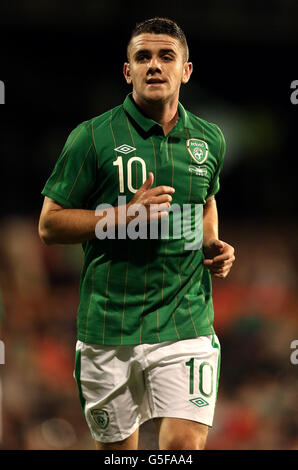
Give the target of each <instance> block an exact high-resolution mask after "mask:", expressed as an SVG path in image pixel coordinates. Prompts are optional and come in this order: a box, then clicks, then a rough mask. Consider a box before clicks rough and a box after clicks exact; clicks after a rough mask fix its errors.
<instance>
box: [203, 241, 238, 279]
mask: <svg viewBox="0 0 298 470" xmlns="http://www.w3.org/2000/svg"><path fill="white" fill-rule="evenodd" d="M234 253H235V250H234V248H233V247H232V246H231V245H229V244H228V243H225V242H223V241H221V240H217V239H212V240H210V241H209V242H208V244H207V245H204V254H205V260H204V265H205V266H206V267H207V268H208V269H209V270H210V272H211V274H213V275H214V276H215V277H219V278H222V279H224V278H225V277H227V275H228V274H229V272H230V269H231V267H232V264H233V262H234V261H235V256H234Z"/></svg>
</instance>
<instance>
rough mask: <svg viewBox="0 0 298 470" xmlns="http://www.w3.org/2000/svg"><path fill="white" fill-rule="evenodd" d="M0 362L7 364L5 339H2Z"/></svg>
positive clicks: (0, 342)
mask: <svg viewBox="0 0 298 470" xmlns="http://www.w3.org/2000/svg"><path fill="white" fill-rule="evenodd" d="M0 364H5V346H4V343H3V341H0Z"/></svg>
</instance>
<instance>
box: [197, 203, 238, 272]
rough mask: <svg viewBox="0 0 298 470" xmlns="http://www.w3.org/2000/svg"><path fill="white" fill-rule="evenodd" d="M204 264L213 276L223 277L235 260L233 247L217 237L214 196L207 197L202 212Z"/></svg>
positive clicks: (216, 213)
mask: <svg viewBox="0 0 298 470" xmlns="http://www.w3.org/2000/svg"><path fill="white" fill-rule="evenodd" d="M203 233H204V235H203V249H204V254H205V260H204V265H205V266H206V267H207V268H208V269H210V272H211V273H212V274H213V275H214V276H215V277H220V278H225V277H226V276H227V275H228V274H229V272H230V269H231V267H232V264H233V262H234V261H235V256H234V252H235V251H234V248H233V247H232V246H231V245H229V244H228V243H226V242H224V241H222V240H219V238H218V212H217V206H216V200H215V197H214V196H211V197H210V198H209V199H207V201H206V204H205V206H204V212H203Z"/></svg>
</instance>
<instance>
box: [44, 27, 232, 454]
mask: <svg viewBox="0 0 298 470" xmlns="http://www.w3.org/2000/svg"><path fill="white" fill-rule="evenodd" d="M127 58H128V60H127V62H126V63H125V64H124V76H125V79H126V81H127V83H128V84H131V85H132V93H131V94H129V95H128V96H127V97H126V98H125V100H124V102H123V104H121V105H119V106H117V107H116V108H113V109H111V110H109V111H107V112H105V113H104V114H102V115H100V116H98V117H95V118H93V119H90V120H88V121H85V122H83V123H81V124H80V125H78V126H77V127H76V128H75V129H74V130H73V131H72V132H71V134H70V136H69V137H68V139H67V141H66V144H65V146H64V149H63V151H62V153H61V155H60V157H59V159H58V161H57V163H56V166H55V168H54V170H53V172H52V174H51V176H50V177H49V179H48V181H47V182H46V184H45V187H44V189H43V191H42V194H43V195H44V196H45V198H44V204H43V208H42V211H41V216H40V222H39V234H40V237H41V239H42V240H43V241H44V242H45V243H47V244H55V243H56V244H57V243H59V244H67V243H82V244H83V250H84V265H83V269H82V273H81V281H80V303H79V308H78V317H77V328H78V337H77V344H76V360H75V370H74V376H75V378H76V381H77V385H78V392H79V397H80V401H81V405H82V408H83V411H84V415H85V418H86V420H87V423H88V426H89V428H90V432H91V435H92V437H93V439H94V440H95V446H96V448H97V449H102V450H111V449H113V450H116V449H125V450H128V449H130V450H134V449H137V448H138V433H139V427H140V425H141V424H142V423H143V422H145V421H146V420H149V419H154V422H155V424H156V428H157V432H158V438H159V448H160V449H166V450H168V449H169V450H170V449H172V450H174V449H179V450H181V449H191V450H197V449H203V448H204V446H205V443H206V437H207V433H208V429H209V427H210V426H212V423H213V415H214V410H215V403H216V397H217V388H218V377H219V362H220V345H219V341H218V338H217V336H216V334H215V331H214V328H213V316H214V312H213V304H212V292H211V287H212V285H211V274H213V275H214V276H216V277H220V278H225V277H226V276H227V274H228V273H229V271H230V269H231V266H232V264H233V262H234V259H235V257H234V248H233V247H232V246H231V245H229V244H228V243H226V242H224V241H222V240H220V239H219V235H218V214H217V206H216V201H215V194H216V193H217V192H218V190H219V174H220V170H221V168H222V164H223V158H224V153H225V140H224V137H223V134H222V132H221V130H220V129H219V127H218V126H217V125H216V124H212V123H209V122H207V121H205V120H203V119H202V118H199V117H197V116H195V115H193V114H192V113H191V112H189V111H187V110H185V109H184V107H183V106H182V104H181V103H180V102H179V91H180V86H181V84H185V83H187V82H188V81H189V79H190V76H191V73H192V63H191V62H189V58H188V46H187V42H186V38H185V35H184V33H183V31H182V30H181V28H180V27H179V26H178V25H177V24H176V23H175V22H174V21H172V20H169V19H167V18H153V19H150V20H146V21H144V22H142V23H140V24H138V25H137V26H136V27H135V29H134V30H133V32H132V35H131V38H130V40H129V44H128V47H127ZM137 209H138V210H137ZM165 227H167V230H165Z"/></svg>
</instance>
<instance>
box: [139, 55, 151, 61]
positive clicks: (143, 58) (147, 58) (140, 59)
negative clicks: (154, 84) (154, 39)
mask: <svg viewBox="0 0 298 470" xmlns="http://www.w3.org/2000/svg"><path fill="white" fill-rule="evenodd" d="M149 59H150V57H149V55H148V54H140V55H138V56H137V57H136V61H137V62H144V61H145V60H149Z"/></svg>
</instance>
